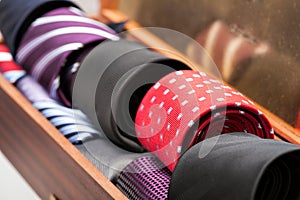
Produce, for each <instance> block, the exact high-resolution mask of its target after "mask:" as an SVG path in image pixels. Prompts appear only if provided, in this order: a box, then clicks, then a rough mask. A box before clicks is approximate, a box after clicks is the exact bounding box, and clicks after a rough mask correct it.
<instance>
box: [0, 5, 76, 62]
mask: <svg viewBox="0 0 300 200" xmlns="http://www.w3.org/2000/svg"><path fill="white" fill-rule="evenodd" d="M69 6H73V7H77V6H76V5H75V4H74V3H73V2H72V1H70V0H32V1H23V0H14V1H10V0H1V1H0V10H1V12H0V30H1V32H2V34H3V36H4V41H5V43H6V44H7V45H8V47H9V49H10V50H11V52H12V54H13V56H15V54H16V50H17V48H18V46H19V43H20V41H21V39H22V36H23V34H24V33H25V32H26V30H27V28H28V27H29V26H30V24H31V22H33V21H34V20H35V19H36V18H38V17H40V16H41V15H43V14H45V13H46V12H48V11H50V10H53V9H55V8H61V7H69Z"/></svg>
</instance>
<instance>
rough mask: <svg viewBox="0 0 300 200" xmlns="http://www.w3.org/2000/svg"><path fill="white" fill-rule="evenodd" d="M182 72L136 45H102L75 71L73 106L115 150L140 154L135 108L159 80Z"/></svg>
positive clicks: (171, 62)
mask: <svg viewBox="0 0 300 200" xmlns="http://www.w3.org/2000/svg"><path fill="white" fill-rule="evenodd" d="M181 69H189V67H188V66H186V65H185V64H183V63H182V62H180V61H177V60H174V59H171V58H168V57H165V56H163V55H161V54H159V53H156V52H154V51H151V50H149V49H148V48H147V47H145V46H144V45H141V44H139V43H137V42H131V41H127V40H124V39H120V40H118V41H104V42H102V43H101V44H99V45H98V46H97V47H95V48H94V49H93V50H92V51H90V52H89V54H88V55H87V56H86V57H85V58H84V60H83V61H82V64H81V66H80V68H79V69H78V71H77V74H76V79H75V81H74V85H73V94H72V104H73V105H72V106H73V107H74V108H80V109H81V110H82V111H83V112H84V113H86V114H87V116H89V118H90V119H91V121H92V122H93V123H94V124H96V126H97V125H98V126H97V128H99V129H102V130H103V132H104V133H105V134H106V135H107V137H108V138H109V139H111V141H113V142H114V143H115V144H117V145H118V146H120V147H122V148H124V149H126V150H129V151H134V152H143V151H144V148H143V147H142V146H141V144H140V143H139V141H138V140H137V138H136V135H135V125H134V118H135V115H136V112H137V108H138V105H139V104H140V102H141V100H142V99H143V97H144V95H145V94H146V92H147V91H148V89H149V88H150V87H151V86H152V85H153V84H155V83H156V82H157V81H158V80H159V79H160V78H162V77H163V76H165V75H167V74H169V73H171V72H173V71H176V70H181Z"/></svg>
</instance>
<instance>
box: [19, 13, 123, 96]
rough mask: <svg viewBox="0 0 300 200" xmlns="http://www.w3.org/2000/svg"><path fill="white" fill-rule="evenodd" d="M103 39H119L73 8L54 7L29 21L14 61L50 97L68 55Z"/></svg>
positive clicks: (94, 44)
mask: <svg viewBox="0 0 300 200" xmlns="http://www.w3.org/2000/svg"><path fill="white" fill-rule="evenodd" d="M106 39H110V40H118V39H119V38H118V36H116V34H115V32H114V31H113V30H112V29H110V28H109V27H108V26H106V25H105V24H102V23H100V22H97V21H95V20H92V19H89V18H88V17H86V16H85V15H84V13H83V12H81V11H80V10H79V9H77V8H75V7H63V8H58V9H54V10H52V11H49V12H47V13H46V14H44V15H42V16H41V17H39V18H37V19H36V20H35V21H33V22H32V24H31V25H30V27H29V28H28V30H27V31H26V33H25V34H24V36H23V37H22V40H21V43H20V46H19V48H18V50H17V55H16V60H17V61H18V62H19V63H20V65H22V67H23V68H24V69H25V70H26V71H27V72H28V73H29V74H30V75H31V76H32V77H33V78H34V79H35V80H37V81H38V82H39V83H41V85H43V86H44V87H45V88H46V90H47V91H48V92H49V94H50V95H51V97H52V98H57V93H56V90H57V89H58V88H59V86H60V84H59V83H60V72H61V69H62V67H63V66H64V64H65V63H66V62H67V61H68V56H69V55H71V54H72V53H73V52H75V51H76V50H80V51H81V52H82V51H83V49H85V50H87V51H89V50H90V49H91V47H92V46H96V45H97V44H99V43H100V42H101V41H103V40H106ZM85 53H87V52H84V51H83V54H85Z"/></svg>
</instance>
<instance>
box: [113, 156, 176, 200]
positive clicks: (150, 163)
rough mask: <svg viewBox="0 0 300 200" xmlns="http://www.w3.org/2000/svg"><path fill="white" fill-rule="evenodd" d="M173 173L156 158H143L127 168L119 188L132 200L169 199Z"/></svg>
mask: <svg viewBox="0 0 300 200" xmlns="http://www.w3.org/2000/svg"><path fill="white" fill-rule="evenodd" d="M170 179H171V172H170V171H169V170H168V169H167V168H166V167H165V166H164V165H163V164H162V163H161V162H160V161H159V160H158V158H156V157H155V156H150V155H149V156H143V157H140V158H138V159H136V160H134V161H132V162H131V163H130V164H129V165H127V167H125V168H124V169H123V170H122V172H121V174H120V176H119V177H118V180H117V183H116V185H117V187H118V188H119V189H120V190H121V191H122V192H123V193H124V194H125V195H126V196H127V197H128V198H129V199H132V200H149V199H160V200H163V199H167V197H168V189H169V183H170Z"/></svg>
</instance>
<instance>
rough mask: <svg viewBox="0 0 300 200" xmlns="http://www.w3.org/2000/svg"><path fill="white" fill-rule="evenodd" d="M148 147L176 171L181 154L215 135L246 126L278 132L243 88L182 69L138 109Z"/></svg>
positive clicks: (141, 134) (138, 128)
mask: <svg viewBox="0 0 300 200" xmlns="http://www.w3.org/2000/svg"><path fill="white" fill-rule="evenodd" d="M135 122H136V134H137V137H138V139H139V141H140V142H141V144H142V145H143V147H144V148H145V149H146V150H148V151H150V152H153V153H154V154H155V155H157V156H158V157H159V158H160V160H161V161H162V162H163V163H164V164H165V165H166V166H168V168H169V169H170V170H171V171H173V170H174V167H175V165H176V163H177V160H178V158H179V156H180V155H181V154H182V153H183V152H184V151H185V150H187V149H188V148H189V147H191V146H193V145H194V144H196V143H197V142H199V141H202V140H203V139H205V138H208V137H212V136H215V135H219V134H223V133H231V132H245V133H252V134H255V135H258V136H260V137H262V138H273V133H274V131H273V129H272V128H271V125H270V123H269V121H268V120H267V118H266V117H265V116H264V115H263V113H262V112H261V111H259V110H258V109H257V108H256V107H255V106H254V105H253V103H252V102H251V101H250V100H248V99H247V98H245V97H244V96H243V95H242V94H241V93H239V92H237V91H235V90H233V89H232V88H230V87H229V86H225V85H223V84H222V83H221V82H220V81H219V80H216V79H214V78H212V77H210V76H209V75H207V74H206V73H204V72H194V71H190V70H186V71H177V72H173V73H170V74H168V75H167V76H165V77H163V78H162V79H160V80H159V82H157V83H156V84H155V85H154V86H153V87H151V89H150V90H149V91H148V92H147V94H146V95H145V97H144V98H143V100H142V102H141V104H140V106H139V108H138V112H137V115H136V120H135Z"/></svg>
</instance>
